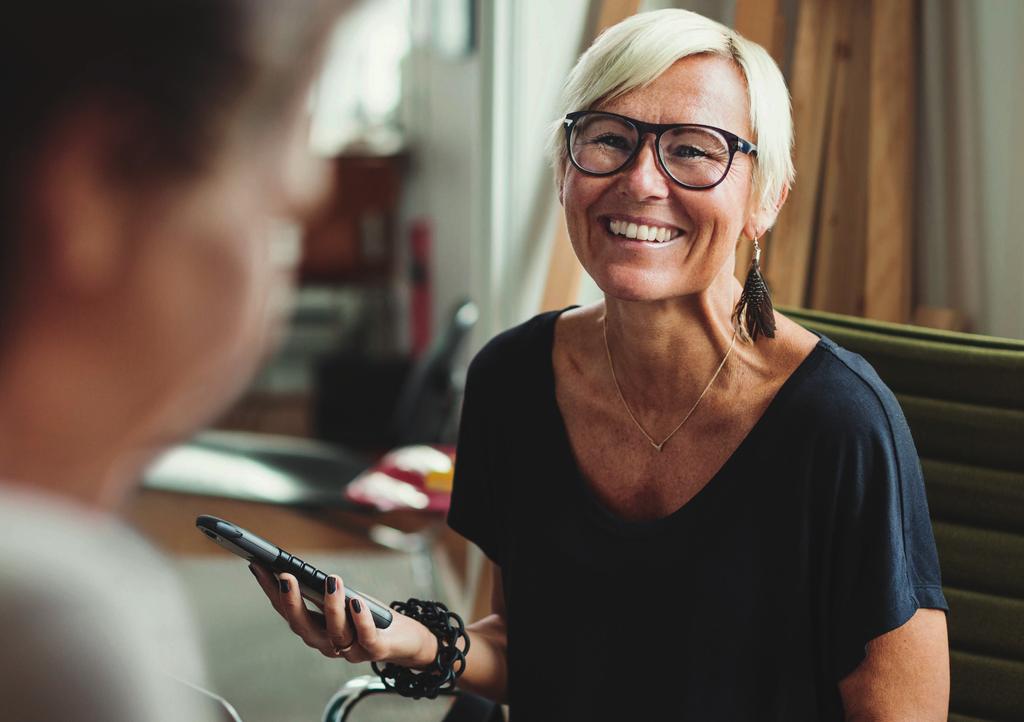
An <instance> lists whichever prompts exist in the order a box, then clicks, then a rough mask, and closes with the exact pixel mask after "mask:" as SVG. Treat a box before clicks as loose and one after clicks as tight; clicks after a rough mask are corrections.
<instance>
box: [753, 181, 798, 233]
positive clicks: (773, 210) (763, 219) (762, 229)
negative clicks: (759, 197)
mask: <svg viewBox="0 0 1024 722" xmlns="http://www.w3.org/2000/svg"><path fill="white" fill-rule="evenodd" d="M787 198H789V184H788V183H787V184H786V185H784V186H783V187H782V190H781V191H779V196H778V198H777V199H776V201H775V203H772V204H770V205H763V206H761V207H760V208H757V209H756V210H754V211H753V212H752V213H751V214H750V216H749V217H748V218H747V222H746V224H745V225H744V226H743V235H744V236H746V237H747V238H760V237H761V236H763V235H764V234H765V233H766V232H767V231H768V229H769V228H771V227H772V226H774V225H775V221H776V220H777V219H778V217H779V211H781V210H782V206H784V205H785V203H786V199H787Z"/></svg>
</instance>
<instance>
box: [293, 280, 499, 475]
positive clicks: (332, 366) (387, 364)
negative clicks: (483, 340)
mask: <svg viewBox="0 0 1024 722" xmlns="http://www.w3.org/2000/svg"><path fill="white" fill-rule="evenodd" d="M478 317H479V312H478V311H477V307H476V305H475V304H474V303H472V302H471V301H468V300H465V299H464V300H462V301H459V302H458V303H457V304H456V305H455V307H454V308H453V309H452V312H451V314H450V315H449V320H448V323H447V324H446V325H445V327H444V328H443V329H442V330H441V331H440V333H439V334H438V335H437V337H436V338H435V339H434V341H433V343H432V344H431V346H430V347H429V348H428V349H427V351H426V353H424V354H423V356H422V357H421V358H419V359H417V360H415V361H414V362H410V361H409V360H408V359H368V358H366V357H364V356H362V355H360V354H359V353H358V351H357V350H354V349H346V350H342V351H340V352H339V353H337V354H335V355H332V356H328V357H326V358H324V359H322V360H321V361H320V362H319V363H318V365H317V369H316V389H315V394H314V399H313V429H314V435H315V436H316V437H317V438H319V439H322V440H324V441H327V442H330V443H335V444H340V445H341V446H343V447H345V448H347V449H350V450H359V451H360V452H362V453H364V454H367V455H379V454H380V453H383V452H385V451H387V450H389V449H392V448H394V447H397V446H408V445H410V444H432V443H441V442H452V443H453V442H454V433H455V427H456V425H457V424H456V422H457V415H456V413H455V411H457V406H458V400H459V395H460V392H461V383H460V381H459V380H458V379H456V378H454V377H453V371H454V369H455V362H456V357H457V355H458V353H459V350H460V349H461V348H462V345H463V343H464V341H465V339H466V336H467V335H468V334H469V332H470V331H472V329H473V326H474V325H475V324H476V322H477V319H478ZM357 345H358V344H357Z"/></svg>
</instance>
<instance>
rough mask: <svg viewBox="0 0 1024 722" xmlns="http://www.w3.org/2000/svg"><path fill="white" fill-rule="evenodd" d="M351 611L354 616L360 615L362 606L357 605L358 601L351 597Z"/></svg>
mask: <svg viewBox="0 0 1024 722" xmlns="http://www.w3.org/2000/svg"><path fill="white" fill-rule="evenodd" d="M351 603H352V611H353V612H355V613H356V614H360V613H361V612H362V611H363V605H362V604H360V603H359V600H358V599H356V598H355V597H352V602H351Z"/></svg>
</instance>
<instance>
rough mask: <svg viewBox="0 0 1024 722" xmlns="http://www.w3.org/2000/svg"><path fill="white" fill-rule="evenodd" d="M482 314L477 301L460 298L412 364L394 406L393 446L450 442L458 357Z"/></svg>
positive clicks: (454, 409)
mask: <svg viewBox="0 0 1024 722" xmlns="http://www.w3.org/2000/svg"><path fill="white" fill-rule="evenodd" d="M479 317H480V314H479V311H478V310H477V307H476V304H474V303H473V302H472V301H470V300H468V299H463V300H461V301H459V302H458V303H457V304H455V307H454V309H453V310H452V313H451V315H450V316H449V321H448V324H447V326H445V328H444V329H442V330H441V333H439V334H438V335H437V338H436V339H435V340H434V342H433V343H432V344H431V346H430V348H428V349H427V352H426V353H425V354H423V357H422V358H420V359H419V360H418V361H417V362H416V364H415V365H414V366H413V367H412V370H411V371H410V372H409V378H408V379H407V380H406V382H405V384H404V385H403V386H402V391H401V393H400V394H399V396H398V402H397V404H396V406H395V413H394V417H393V421H392V428H393V436H394V438H393V445H394V446H407V445H409V444H422V443H436V442H440V441H447V439H444V432H445V429H446V427H448V426H449V425H450V422H451V419H452V415H453V414H454V413H455V411H456V396H457V393H456V389H455V388H454V386H453V379H452V375H453V372H454V366H455V358H456V355H457V354H458V352H459V349H460V348H461V347H462V343H463V341H464V340H465V339H466V336H467V335H468V334H469V332H470V331H471V330H472V329H473V326H475V325H476V322H477V319H478V318H479Z"/></svg>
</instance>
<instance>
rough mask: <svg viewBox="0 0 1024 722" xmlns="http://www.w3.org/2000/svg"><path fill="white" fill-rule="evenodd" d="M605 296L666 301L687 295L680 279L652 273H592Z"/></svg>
mask: <svg viewBox="0 0 1024 722" xmlns="http://www.w3.org/2000/svg"><path fill="white" fill-rule="evenodd" d="M591 277H592V278H593V279H594V283H595V284H597V287H598V288H600V289H601V291H602V292H603V293H604V295H605V296H608V297H610V298H616V299H618V300H620V301H632V302H645V301H664V300H666V299H669V298H677V297H679V296H683V295H686V291H685V289H683V288H681V286H680V284H679V283H678V279H675V282H668V281H667V280H663V279H659V278H652V276H651V274H631V273H607V274H600V275H596V276H594V275H592V276H591Z"/></svg>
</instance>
